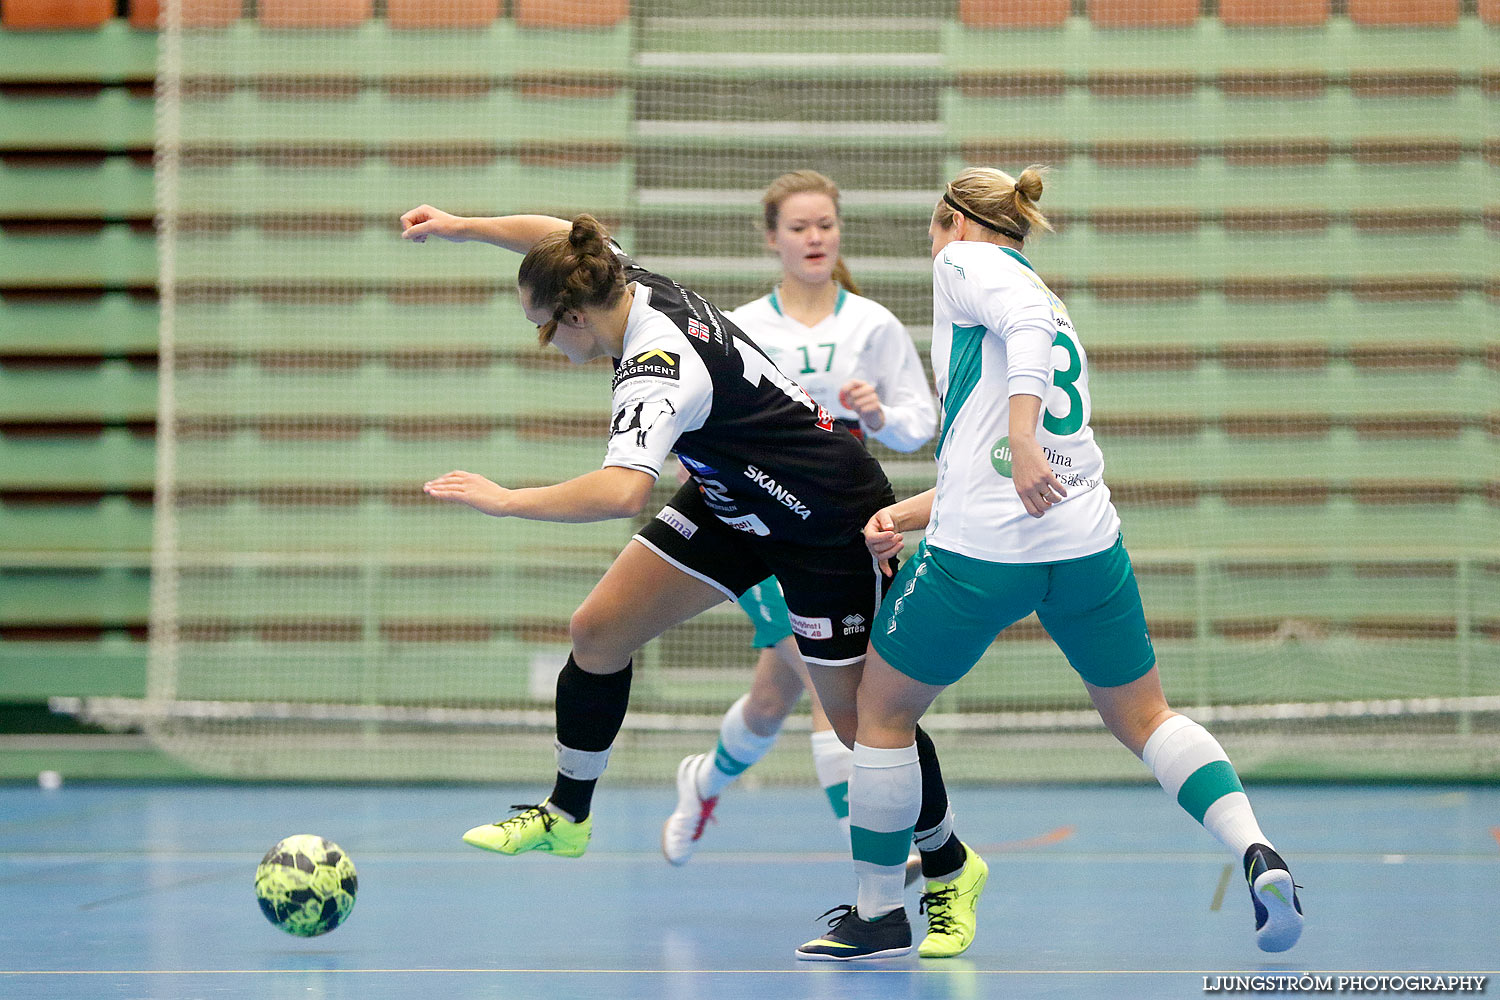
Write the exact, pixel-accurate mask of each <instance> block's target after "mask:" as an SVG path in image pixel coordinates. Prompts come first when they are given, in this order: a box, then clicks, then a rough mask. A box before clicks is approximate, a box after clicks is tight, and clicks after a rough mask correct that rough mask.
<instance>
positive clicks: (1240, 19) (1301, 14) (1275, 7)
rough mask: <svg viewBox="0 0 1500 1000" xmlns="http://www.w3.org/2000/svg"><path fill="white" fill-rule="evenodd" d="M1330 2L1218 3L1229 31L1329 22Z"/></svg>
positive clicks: (1261, 0)
mask: <svg viewBox="0 0 1500 1000" xmlns="http://www.w3.org/2000/svg"><path fill="white" fill-rule="evenodd" d="M1328 8H1329V0H1219V20H1221V21H1223V22H1224V23H1225V24H1227V25H1229V26H1230V27H1231V28H1311V27H1316V26H1317V25H1320V24H1322V23H1323V22H1324V21H1327V20H1328Z"/></svg>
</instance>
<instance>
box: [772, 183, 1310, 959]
mask: <svg viewBox="0 0 1500 1000" xmlns="http://www.w3.org/2000/svg"><path fill="white" fill-rule="evenodd" d="M1041 195H1042V176H1041V171H1040V169H1039V168H1035V167H1033V168H1028V169H1027V170H1026V171H1024V172H1023V173H1022V174H1021V176H1020V177H1019V178H1018V179H1014V180H1013V179H1012V178H1011V177H1010V175H1008V174H1005V173H1003V172H1001V171H998V170H991V169H986V168H971V169H968V170H965V171H963V172H962V173H960V174H959V175H958V177H956V178H955V179H954V180H953V182H952V183H950V184H949V185H948V187H947V190H946V191H945V192H944V194H943V197H942V199H941V201H939V202H938V205H937V207H936V209H935V210H934V212H933V217H932V224H931V227H930V229H929V235H930V236H931V237H932V255H933V278H932V287H933V338H932V362H933V370H934V373H935V377H936V380H937V387H938V396H939V399H940V400H941V401H942V411H943V419H942V425H941V428H940V429H939V431H938V450H937V464H938V470H937V485H936V487H935V488H934V489H931V490H928V491H927V492H926V493H922V494H919V495H918V496H914V497H911V498H910V499H907V500H903V501H901V502H900V503H897V504H894V505H892V506H890V507H887V508H885V509H883V510H881V511H878V512H877V513H876V514H875V516H874V517H872V518H871V519H870V522H869V524H867V525H866V527H865V541H866V544H867V545H868V546H869V548H870V551H871V553H872V554H873V555H875V556H876V558H877V559H878V558H882V557H884V556H888V555H891V554H894V553H896V552H899V551H900V550H901V547H902V544H903V541H904V538H903V533H904V532H907V531H913V530H916V529H919V528H926V537H925V538H924V540H923V541H922V543H921V545H920V546H919V548H918V549H917V553H916V555H915V557H914V558H912V559H911V561H909V562H908V563H907V564H906V565H905V566H903V567H902V568H901V570H900V572H899V573H897V574H896V577H895V580H894V582H893V583H892V587H891V592H890V596H889V598H888V599H887V600H886V601H885V602H884V603H883V604H882V606H881V609H880V613H879V615H878V616H877V617H876V620H875V624H874V626H873V627H872V628H871V630H870V651H869V654H868V656H867V659H866V662H865V669H864V673H863V676H862V678H861V681H860V685H859V691H858V694H857V715H858V728H857V732H856V736H855V741H856V742H855V745H854V774H853V777H852V778H851V779H850V782H849V815H850V820H851V822H852V825H853V830H852V833H853V843H854V848H853V850H854V862H855V870H856V873H857V875H858V881H859V894H858V899H857V901H856V904H855V905H854V906H853V907H840V908H838V911H842V912H841V915H840V916H839V917H838V918H836V919H835V921H834V922H833V924H832V926H831V929H830V931H829V932H828V933H827V934H825V935H824V936H823V937H822V938H819V939H816V940H813V941H809V942H808V943H807V944H804V945H803V946H802V947H801V948H800V949H798V956H799V957H801V958H805V959H815V960H843V959H850V958H876V957H884V956H891V955H900V954H904V953H905V952H906V951H907V950H909V948H910V944H911V931H910V928H909V926H908V924H907V920H906V913H905V910H904V909H903V907H902V881H903V868H904V865H905V861H906V853H907V846H908V845H909V844H910V843H911V838H912V831H913V828H914V826H915V824H916V821H917V816H918V811H919V808H920V804H921V795H922V780H921V775H920V773H919V770H918V765H917V747H916V745H915V739H914V727H915V726H916V723H917V720H918V719H920V718H921V717H922V714H923V712H925V711H926V710H927V707H928V706H929V705H931V704H932V701H933V699H935V698H936V697H937V696H938V695H939V694H940V693H942V691H943V690H944V688H946V687H947V686H948V685H950V684H953V683H955V682H956V681H958V680H959V679H960V678H962V677H963V676H964V674H966V673H967V672H968V671H969V670H970V669H971V668H972V667H973V666H974V664H975V663H977V662H978V661H979V658H980V656H981V655H983V653H984V651H985V650H986V649H987V648H988V647H989V645H990V642H991V640H993V638H994V636H995V634H996V633H998V632H1000V631H1001V630H1002V629H1004V628H1006V627H1007V626H1009V625H1011V624H1012V623H1014V622H1016V621H1018V620H1020V619H1021V618H1023V617H1025V616H1026V615H1028V614H1030V613H1031V612H1033V611H1035V612H1036V614H1037V617H1038V618H1039V619H1040V620H1041V623H1042V625H1043V626H1044V627H1045V628H1046V630H1047V633H1048V634H1049V635H1050V636H1051V637H1052V639H1053V641H1055V642H1056V643H1057V644H1058V646H1059V647H1060V648H1061V649H1062V651H1063V653H1064V654H1065V655H1066V656H1067V658H1068V662H1069V663H1070V664H1071V665H1072V666H1073V668H1074V669H1075V670H1076V671H1077V672H1078V674H1079V675H1080V677H1082V679H1083V681H1084V685H1085V687H1086V688H1087V690H1088V693H1089V696H1090V697H1091V698H1092V699H1093V702H1094V705H1095V707H1096V708H1097V709H1098V710H1099V714H1100V716H1101V717H1102V718H1103V720H1104V722H1105V724H1106V725H1107V726H1108V727H1109V729H1110V731H1111V732H1112V733H1114V735H1115V736H1116V737H1117V738H1118V739H1119V740H1120V742H1121V743H1123V744H1125V746H1126V747H1128V748H1129V749H1130V750H1131V751H1132V752H1134V753H1135V754H1136V755H1137V756H1139V757H1141V758H1142V759H1143V760H1144V761H1145V764H1146V766H1147V767H1149V768H1150V769H1151V771H1152V773H1153V774H1154V775H1155V776H1156V778H1157V780H1158V781H1159V782H1160V783H1161V785H1162V787H1163V788H1164V789H1165V790H1166V791H1167V793H1168V794H1169V795H1171V796H1172V797H1173V798H1175V799H1176V800H1177V802H1178V804H1179V805H1181V806H1182V807H1183V808H1184V809H1185V810H1186V811H1187V812H1188V813H1189V814H1190V815H1192V816H1193V818H1194V819H1196V820H1197V821H1198V822H1200V823H1202V824H1203V826H1204V827H1205V828H1206V829H1207V830H1208V831H1209V832H1210V833H1211V834H1213V836H1214V837H1216V838H1217V839H1218V840H1219V841H1220V842H1221V843H1222V844H1224V846H1225V847H1227V848H1228V849H1229V850H1230V851H1232V852H1233V853H1234V856H1235V858H1236V859H1237V860H1240V861H1242V863H1243V866H1244V871H1245V878H1246V881H1247V883H1248V884H1249V888H1250V896H1251V900H1252V902H1253V904H1254V908H1255V927H1256V942H1257V944H1258V945H1259V946H1260V947H1261V948H1262V949H1263V950H1265V951H1284V950H1286V949H1287V948H1290V947H1291V946H1292V945H1293V944H1295V943H1296V942H1297V939H1298V937H1299V936H1300V935H1301V933H1302V912H1301V905H1300V902H1299V901H1298V899H1297V895H1296V887H1295V886H1294V885H1293V883H1292V876H1291V873H1290V872H1289V871H1288V870H1287V867H1286V864H1285V863H1284V862H1283V861H1282V859H1281V857H1280V856H1279V855H1278V854H1277V853H1276V852H1275V850H1273V849H1272V847H1271V845H1270V842H1269V841H1268V840H1267V839H1266V836H1265V834H1264V833H1262V832H1261V829H1260V826H1259V824H1258V823H1257V822H1256V819H1255V814H1254V812H1253V811H1252V810H1251V808H1250V802H1249V799H1248V798H1246V796H1245V793H1244V790H1243V789H1242V788H1241V786H1240V781H1239V778H1238V777H1237V775H1236V774H1235V771H1234V768H1233V767H1232V766H1231V765H1230V763H1229V759H1228V758H1227V757H1226V755H1225V753H1224V750H1223V748H1222V747H1220V745H1219V743H1218V741H1216V740H1215V739H1214V738H1213V737H1212V736H1211V735H1209V733H1208V732H1207V730H1205V729H1204V728H1203V727H1202V726H1200V725H1198V724H1197V723H1195V722H1192V721H1191V720H1189V719H1187V718H1186V717H1184V716H1181V715H1177V714H1176V713H1174V712H1173V711H1172V710H1171V709H1170V708H1168V707H1167V702H1166V699H1165V697H1164V696H1163V694H1162V689H1161V682H1160V679H1159V677H1158V675H1157V670H1156V656H1155V653H1154V651H1153V650H1152V647H1151V638H1150V635H1149V633H1148V632H1147V629H1146V618H1145V612H1144V611H1143V610H1142V608H1141V601H1140V595H1139V593H1138V591H1137V589H1136V583H1135V576H1134V573H1133V572H1132V570H1131V567H1130V559H1129V556H1127V555H1126V552H1125V548H1124V545H1123V543H1122V541H1121V538H1120V521H1119V517H1118V516H1117V515H1116V513H1115V508H1114V506H1113V504H1111V503H1110V499H1109V489H1108V487H1107V486H1105V484H1104V458H1103V455H1102V454H1101V453H1100V451H1099V447H1098V445H1097V444H1095V442H1094V436H1093V432H1092V431H1091V430H1090V429H1089V413H1090V397H1089V381H1088V356H1087V354H1086V353H1085V352H1084V348H1083V343H1082V341H1081V340H1080V339H1079V335H1078V332H1077V331H1076V330H1075V329H1074V327H1073V323H1072V321H1071V319H1070V318H1069V316H1068V311H1067V309H1066V307H1064V305H1063V303H1062V302H1061V301H1060V300H1059V299H1058V298H1057V296H1056V295H1054V294H1053V293H1052V292H1051V291H1050V290H1049V289H1048V288H1047V286H1046V284H1045V283H1043V281H1042V280H1041V278H1039V277H1038V276H1037V274H1036V272H1035V271H1034V270H1033V269H1032V267H1031V263H1030V261H1028V260H1027V259H1026V257H1025V256H1024V255H1023V254H1022V248H1023V244H1024V241H1025V239H1026V237H1027V236H1028V235H1029V234H1030V233H1031V231H1032V230H1033V229H1034V228H1035V227H1042V228H1050V227H1049V226H1048V225H1047V221H1046V218H1045V217H1044V216H1043V215H1042V213H1041V212H1040V211H1039V210H1038V209H1037V207H1036V202H1037V200H1038V199H1039V198H1040V197H1041ZM929 891H931V886H929ZM976 895H977V893H976ZM949 905H950V909H954V910H957V909H960V906H959V904H958V903H957V902H956V901H955V902H950V904H949ZM971 905H972V904H971ZM830 912H835V911H830Z"/></svg>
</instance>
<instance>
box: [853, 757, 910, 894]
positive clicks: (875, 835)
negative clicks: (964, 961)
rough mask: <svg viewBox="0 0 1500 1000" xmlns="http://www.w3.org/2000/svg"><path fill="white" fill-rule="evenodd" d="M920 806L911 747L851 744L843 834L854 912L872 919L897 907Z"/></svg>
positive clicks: (904, 888)
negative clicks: (853, 879)
mask: <svg viewBox="0 0 1500 1000" xmlns="http://www.w3.org/2000/svg"><path fill="white" fill-rule="evenodd" d="M921 808H922V769H921V766H920V765H919V764H918V763H917V745H916V743H915V742H913V743H912V745H911V746H907V747H897V748H895V749H881V748H878V747H867V746H865V745H863V744H861V743H856V744H854V774H853V776H852V777H851V778H850V779H849V820H850V829H849V838H850V842H851V848H852V851H853V853H854V873H855V875H856V876H857V877H858V879H859V898H858V900H857V901H856V903H855V906H856V908H857V909H858V910H859V915H860V916H861V917H863V918H864V919H866V920H875V919H878V918H879V917H883V916H885V915H886V914H887V913H890V912H891V911H892V910H899V909H901V907H902V904H903V902H904V896H905V891H906V858H907V855H908V854H909V853H910V852H911V837H912V831H913V830H914V829H915V828H916V825H917V814H918V813H919V812H920V811H921Z"/></svg>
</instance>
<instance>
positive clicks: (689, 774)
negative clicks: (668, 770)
mask: <svg viewBox="0 0 1500 1000" xmlns="http://www.w3.org/2000/svg"><path fill="white" fill-rule="evenodd" d="M707 758H708V755H707V754H701V753H695V754H693V755H692V756H691V757H684V758H683V759H682V763H681V764H678V765H677V808H676V809H675V810H673V811H672V815H670V816H668V817H667V821H666V822H665V823H663V824H662V825H661V853H662V855H663V856H664V857H665V858H666V859H667V860H668V861H670V862H671V863H672V864H674V865H685V864H687V863H688V859H689V858H691V857H692V856H693V852H694V851H696V850H697V849H698V841H699V840H701V839H703V828H704V827H706V826H707V825H708V823H709V821H710V820H712V819H713V818H714V806H716V805H718V804H719V797H718V796H717V795H715V796H714V797H713V798H711V799H705V798H702V797H701V796H699V794H698V769H699V768H700V767H702V766H703V765H704V764H705V763H706V762H707Z"/></svg>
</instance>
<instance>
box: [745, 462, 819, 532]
mask: <svg viewBox="0 0 1500 1000" xmlns="http://www.w3.org/2000/svg"><path fill="white" fill-rule="evenodd" d="M745 478H746V479H749V480H751V481H752V482H754V483H755V485H756V486H759V487H760V488H761V489H763V490H765V491H766V492H767V493H769V494H771V496H773V497H775V498H776V499H777V500H779V501H781V503H783V504H785V505H786V508H787V509H788V510H790V511H791V512H792V513H793V514H796V515H797V516H798V517H800V518H802V520H804V521H806V520H807V519H808V518H809V517H811V516H812V510H811V509H810V508H809V507H808V506H807V505H805V504H804V503H803V502H802V501H801V500H798V499H797V497H796V496H795V495H793V494H792V493H789V492H788V491H787V490H786V488H785V487H783V486H782V485H781V484H780V483H778V482H776V480H774V479H772V478H771V477H770V476H768V475H766V474H765V473H764V472H762V471H761V470H760V469H757V468H756V467H755V466H753V465H747V466H746V467H745Z"/></svg>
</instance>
